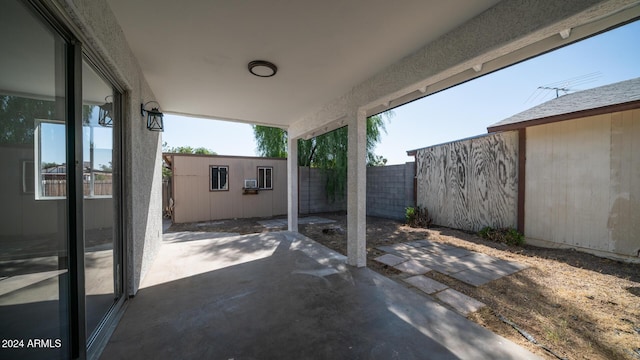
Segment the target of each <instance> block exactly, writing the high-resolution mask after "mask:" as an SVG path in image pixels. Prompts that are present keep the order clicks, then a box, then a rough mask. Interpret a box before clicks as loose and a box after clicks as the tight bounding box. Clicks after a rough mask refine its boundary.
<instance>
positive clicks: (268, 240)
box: [101, 232, 537, 360]
mask: <svg viewBox="0 0 640 360" xmlns="http://www.w3.org/2000/svg"><path fill="white" fill-rule="evenodd" d="M188 234H189V233H168V234H165V243H164V244H163V246H162V248H161V250H160V253H159V255H158V258H157V259H156V260H155V262H154V265H153V266H152V268H151V269H150V270H149V273H148V275H147V276H146V278H145V279H144V282H143V286H142V288H141V289H140V291H139V292H138V294H137V295H136V297H135V298H133V299H132V300H131V301H130V302H129V306H128V308H127V310H126V313H125V314H124V316H123V318H122V320H121V321H120V323H119V325H118V327H117V328H116V330H115V332H114V334H113V336H112V337H111V339H110V341H109V343H108V344H107V346H106V348H105V349H104V352H103V354H102V357H101V358H102V359H139V358H147V359H235V360H240V359H533V358H537V357H536V356H535V355H533V354H531V353H530V352H528V351H527V350H525V349H523V348H521V347H519V346H518V345H516V344H514V343H512V342H510V341H508V340H506V339H504V338H502V337H500V336H498V335H495V334H493V333H492V332H490V331H488V330H486V329H484V328H482V327H480V326H478V325H476V324H474V323H472V322H471V321H469V320H467V319H466V318H464V317H462V316H460V315H458V314H457V313H455V312H453V311H451V310H448V309H446V308H445V307H443V306H442V305H440V304H438V303H436V302H435V301H433V300H430V299H428V298H427V297H425V296H421V295H419V294H417V293H415V292H413V291H411V290H410V289H408V288H406V287H405V286H403V285H401V284H398V283H396V282H394V281H393V280H391V279H388V278H386V277H384V276H382V275H380V274H378V273H376V272H374V271H372V270H369V269H367V268H353V267H349V266H347V265H345V260H346V258H345V257H344V256H343V255H340V254H338V253H335V252H333V251H332V250H329V249H327V248H325V247H324V246H322V245H320V244H318V243H316V242H314V241H312V240H310V239H308V238H306V237H304V236H302V235H300V234H297V233H291V232H271V233H262V234H252V235H242V236H220V237H217V236H215V234H213V233H211V235H212V236H211V237H212V238H204V237H205V236H204V235H202V234H198V236H194V238H195V239H197V240H193V241H188V237H189V235H188Z"/></svg>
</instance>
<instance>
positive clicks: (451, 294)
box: [435, 289, 486, 316]
mask: <svg viewBox="0 0 640 360" xmlns="http://www.w3.org/2000/svg"><path fill="white" fill-rule="evenodd" d="M435 296H436V298H438V300H440V301H442V302H443V303H445V304H447V305H449V306H451V307H452V308H454V309H455V310H456V311H457V312H459V313H460V314H462V315H464V316H467V315H468V314H469V313H472V312H474V311H477V310H479V309H481V308H483V307H485V306H486V305H485V304H484V303H481V302H480V301H478V300H476V299H473V298H470V297H468V296H467V295H465V294H463V293H461V292H458V291H455V290H453V289H446V290H444V291H441V292H439V293H437V294H436V295H435Z"/></svg>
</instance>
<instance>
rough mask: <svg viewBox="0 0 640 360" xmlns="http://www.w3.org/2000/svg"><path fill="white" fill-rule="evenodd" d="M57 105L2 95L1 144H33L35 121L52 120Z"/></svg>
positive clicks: (0, 103)
mask: <svg viewBox="0 0 640 360" xmlns="http://www.w3.org/2000/svg"><path fill="white" fill-rule="evenodd" d="M54 114H55V103H54V102H53V101H46V100H34V99H28V98H23V97H19V96H9V95H0V144H33V132H34V129H35V123H34V120H35V119H52V118H54Z"/></svg>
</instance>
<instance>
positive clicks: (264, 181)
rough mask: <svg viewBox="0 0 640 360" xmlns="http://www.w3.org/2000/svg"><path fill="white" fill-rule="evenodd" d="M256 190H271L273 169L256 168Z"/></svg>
mask: <svg viewBox="0 0 640 360" xmlns="http://www.w3.org/2000/svg"><path fill="white" fill-rule="evenodd" d="M258 188H259V189H273V168H272V167H270V166H269V167H266V166H264V167H263V166H261V167H258Z"/></svg>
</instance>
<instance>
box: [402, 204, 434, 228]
mask: <svg viewBox="0 0 640 360" xmlns="http://www.w3.org/2000/svg"><path fill="white" fill-rule="evenodd" d="M404 217H405V219H406V220H407V225H409V226H411V227H420V228H428V227H429V226H431V218H430V217H429V212H428V211H427V209H421V208H420V207H419V206H416V207H412V206H409V207H407V208H406V209H405V213H404Z"/></svg>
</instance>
